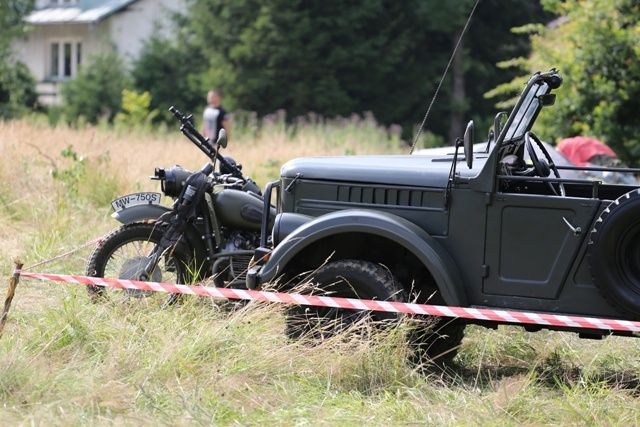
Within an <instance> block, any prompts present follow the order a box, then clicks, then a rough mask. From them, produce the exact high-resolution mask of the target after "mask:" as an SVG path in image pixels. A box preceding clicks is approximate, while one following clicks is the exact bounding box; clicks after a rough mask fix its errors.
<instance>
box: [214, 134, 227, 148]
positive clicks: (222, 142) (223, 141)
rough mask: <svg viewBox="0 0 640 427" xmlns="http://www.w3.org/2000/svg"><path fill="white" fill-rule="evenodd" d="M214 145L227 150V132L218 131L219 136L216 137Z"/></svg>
mask: <svg viewBox="0 0 640 427" xmlns="http://www.w3.org/2000/svg"><path fill="white" fill-rule="evenodd" d="M216 145H217V146H219V147H222V148H227V131H225V130H224V129H220V134H219V135H218V140H217V141H216Z"/></svg>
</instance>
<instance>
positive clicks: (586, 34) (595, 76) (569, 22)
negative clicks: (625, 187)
mask: <svg viewBox="0 0 640 427" xmlns="http://www.w3.org/2000/svg"><path fill="white" fill-rule="evenodd" d="M545 3H546V5H547V6H548V7H549V8H550V9H552V10H553V11H554V12H555V13H558V14H562V15H563V16H565V17H566V22H565V21H563V22H561V23H560V24H559V25H558V26H556V27H554V28H549V29H546V30H545V31H544V32H542V33H541V34H540V35H539V36H537V37H534V39H533V49H534V55H533V56H532V59H531V61H532V64H541V63H547V64H553V65H554V66H556V67H558V68H559V69H560V70H561V72H562V73H563V75H564V85H563V87H562V88H561V89H560V91H559V94H558V98H559V103H558V105H557V106H556V107H555V108H554V109H553V110H554V111H553V114H547V115H546V117H545V119H546V120H545V122H544V123H545V124H546V126H547V128H548V132H549V134H550V135H553V136H555V137H557V138H563V137H568V136H575V135H585V136H593V137H596V138H598V139H600V140H602V141H604V142H606V143H607V144H608V145H609V146H610V147H611V148H613V150H614V151H616V153H617V154H618V156H619V157H621V158H622V159H623V160H624V161H626V162H627V163H630V164H635V165H640V121H639V120H638V111H640V24H639V22H640V4H639V3H638V2H637V1H636V0H615V1H611V2H601V1H595V0H591V1H582V2H559V1H547V2H545Z"/></svg>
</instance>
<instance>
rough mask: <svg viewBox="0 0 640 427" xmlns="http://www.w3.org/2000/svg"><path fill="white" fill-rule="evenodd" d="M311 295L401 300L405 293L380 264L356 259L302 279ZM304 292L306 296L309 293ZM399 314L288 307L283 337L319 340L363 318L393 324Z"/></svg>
mask: <svg viewBox="0 0 640 427" xmlns="http://www.w3.org/2000/svg"><path fill="white" fill-rule="evenodd" d="M305 281H306V282H308V283H311V285H312V286H313V289H312V293H313V295H325V296H332V297H343V298H359V299H377V300H380V301H404V295H405V293H404V291H403V289H402V286H400V285H399V284H398V283H397V282H396V280H395V279H394V277H393V275H392V274H391V273H390V272H389V270H387V269H386V268H384V267H382V266H381V265H379V264H375V263H372V262H368V261H359V260H341V261H334V262H331V263H329V264H326V265H324V266H323V267H321V268H319V269H318V270H317V271H316V272H314V273H313V274H312V275H310V276H309V277H308V278H306V279H305ZM305 293H309V292H308V290H307V291H306V292H305ZM399 317H400V315H399V314H398V313H388V312H379V311H364V310H349V309H341V308H331V307H313V306H291V307H290V308H288V309H287V312H286V319H285V322H286V330H285V332H286V335H287V336H288V337H289V338H291V339H301V338H305V339H311V340H321V339H323V338H326V337H330V336H332V335H335V334H336V333H339V332H341V331H344V330H346V329H347V328H349V327H351V326H353V325H355V324H356V323H358V322H360V321H361V320H363V319H367V320H372V321H374V322H376V323H382V322H384V323H392V322H393V321H395V320H397V319H398V318H399Z"/></svg>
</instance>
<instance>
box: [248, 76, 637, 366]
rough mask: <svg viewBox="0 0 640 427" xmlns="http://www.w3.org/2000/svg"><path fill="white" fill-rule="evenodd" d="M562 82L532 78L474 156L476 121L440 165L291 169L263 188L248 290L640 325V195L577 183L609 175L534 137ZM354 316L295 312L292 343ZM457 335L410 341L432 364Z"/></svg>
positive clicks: (457, 330) (437, 159)
mask: <svg viewBox="0 0 640 427" xmlns="http://www.w3.org/2000/svg"><path fill="white" fill-rule="evenodd" d="M561 83H562V77H561V76H560V74H559V73H558V71H557V70H554V69H552V70H550V71H549V72H545V73H540V72H539V73H536V74H535V75H533V76H532V77H531V78H530V79H529V81H528V82H527V84H526V86H525V87H524V90H523V92H522V94H521V95H520V97H519V99H518V101H517V103H516V105H515V107H514V108H513V111H512V112H511V113H510V114H507V113H505V112H501V113H498V114H497V116H496V118H495V123H494V126H493V129H491V130H490V131H489V134H488V138H487V141H486V142H485V143H484V144H482V145H481V147H482V148H481V149H480V150H476V151H475V152H474V146H475V147H478V144H474V143H475V140H474V126H473V121H471V122H469V124H468V125H467V128H466V131H465V132H464V137H463V139H458V141H456V143H455V146H454V147H452V149H451V153H447V154H444V155H432V156H429V155H394V156H344V157H306V158H298V159H294V160H291V161H289V162H288V163H286V164H285V165H284V166H282V169H281V173H280V174H281V178H280V180H278V181H274V182H272V183H269V184H268V185H267V188H266V193H267V194H266V197H265V200H269V199H270V196H271V194H272V192H274V191H275V192H277V196H274V197H275V198H276V199H277V204H278V206H277V207H278V214H277V217H276V219H275V225H274V227H273V231H272V235H271V236H270V238H269V236H267V235H266V231H263V236H262V246H261V248H260V249H259V250H258V251H257V252H256V255H255V257H254V259H255V260H257V261H258V262H257V265H255V266H254V267H253V268H252V269H251V271H250V273H249V274H248V287H249V288H252V289H254V288H259V287H261V286H262V285H264V284H265V283H268V282H271V283H280V284H281V286H283V287H284V288H285V289H286V288H287V286H289V285H287V284H291V283H299V282H300V281H305V282H308V283H312V284H313V285H314V286H313V288H312V289H311V291H312V292H314V293H315V294H318V293H321V292H322V293H326V294H328V295H333V296H340V297H350V298H362V299H379V300H394V301H412V302H418V303H428V304H441V305H448V306H461V307H478V308H492V309H497V308H499V309H512V310H522V311H535V312H549V313H554V314H559V313H561V314H567V315H578V316H596V317H604V318H624V319H638V318H640V190H639V189H640V186H636V185H614V184H606V183H602V182H601V181H595V180H588V179H577V178H575V177H576V176H579V175H577V174H576V173H575V171H576V170H588V169H593V170H598V171H602V170H609V169H607V168H579V167H576V166H566V165H563V166H560V165H556V164H554V162H553V160H552V157H551V156H550V155H549V153H548V151H547V149H546V148H545V146H544V145H543V144H542V142H541V141H540V139H539V138H538V137H537V136H536V135H535V134H534V133H533V132H532V128H533V125H534V123H535V121H536V118H537V116H538V114H539V113H540V111H541V109H542V108H544V107H550V106H551V105H553V104H554V101H555V94H552V93H551V92H552V91H553V90H554V89H557V88H558V87H560V85H561ZM611 170H613V169H611ZM615 171H616V172H618V173H631V174H635V173H638V172H640V170H638V169H625V170H622V171H621V170H615ZM264 212H265V218H264V219H263V220H264V221H265V224H266V223H268V222H267V221H268V220H269V218H268V217H267V215H268V214H269V210H268V209H265V211H264ZM263 230H266V227H264V228H263ZM370 315H371V316H373V317H375V318H377V319H379V320H384V319H389V318H391V317H393V316H394V315H392V314H389V313H377V312H376V313H372V314H370ZM360 317H362V313H361V312H357V311H350V310H341V309H333V308H331V309H330V308H320V307H312V308H302V307H292V308H290V309H289V311H288V313H287V333H288V334H289V335H290V336H291V337H294V338H295V337H300V336H302V335H303V334H307V333H310V332H313V331H314V329H316V328H318V326H319V325H320V324H322V322H325V321H326V320H327V319H332V320H333V321H335V320H336V319H338V320H339V325H344V324H348V323H350V322H354V321H356V320H357V319H359V318H360ZM467 322H468V321H467ZM474 322H477V323H482V324H484V325H485V326H489V327H496V326H497V325H496V323H494V322H487V321H474ZM335 326H336V324H335V323H333V326H332V327H334V328H335ZM464 326H465V325H464V322H463V321H462V320H460V319H446V318H441V319H440V320H439V321H438V322H437V325H436V327H434V328H432V329H430V331H431V332H427V330H426V329H425V332H424V333H419V334H414V336H413V341H414V344H416V345H417V349H418V350H419V351H421V352H422V353H424V354H426V355H427V356H429V357H434V356H437V355H439V354H441V353H443V352H446V351H447V350H448V349H450V348H453V349H455V348H456V347H457V346H458V344H459V343H460V341H461V340H462V337H463V329H464ZM524 327H525V328H526V329H527V330H531V331H534V330H537V329H539V328H541V326H537V325H536V326H532V325H527V326H524ZM549 328H553V327H551V326H550V327H549ZM555 329H562V328H560V327H557V328H555ZM564 329H565V330H566V329H570V330H572V331H574V332H578V333H580V335H581V336H582V337H585V338H586V337H589V338H600V337H602V336H603V335H606V334H609V332H610V333H612V334H625V333H624V332H616V331H599V330H591V329H580V328H564ZM454 354H455V351H452V352H450V353H448V356H449V357H451V356H453V355H454Z"/></svg>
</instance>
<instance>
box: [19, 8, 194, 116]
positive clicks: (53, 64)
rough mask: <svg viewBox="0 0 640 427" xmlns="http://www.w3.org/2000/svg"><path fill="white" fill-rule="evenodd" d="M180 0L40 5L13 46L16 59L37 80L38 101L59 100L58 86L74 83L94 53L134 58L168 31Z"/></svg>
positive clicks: (51, 101) (29, 17) (48, 102)
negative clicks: (159, 33)
mask: <svg viewBox="0 0 640 427" xmlns="http://www.w3.org/2000/svg"><path fill="white" fill-rule="evenodd" d="M181 4H182V0H36V4H35V9H34V11H33V12H32V13H31V14H30V15H29V16H27V17H26V18H25V20H26V22H27V23H28V24H30V25H31V26H32V30H31V32H30V33H29V35H28V36H27V37H25V38H23V39H21V40H17V41H15V42H14V43H13V50H14V54H15V55H16V58H17V59H18V60H20V61H22V62H24V63H25V64H26V65H27V66H28V67H29V69H30V70H31V72H32V73H33V75H34V76H35V77H36V79H37V81H38V86H37V90H38V93H39V94H40V101H41V102H43V103H45V104H56V103H59V102H60V101H61V99H60V95H59V85H60V83H61V82H63V81H65V80H69V79H71V78H73V77H74V76H75V75H76V73H77V72H78V69H79V68H80V66H81V65H82V64H83V63H85V62H86V61H87V58H88V57H89V56H91V55H92V54H96V53H99V52H101V51H104V50H105V49H114V50H115V51H116V52H118V53H119V54H120V55H121V56H122V57H123V59H124V60H125V62H127V63H129V62H130V61H131V60H133V59H135V58H136V57H137V56H138V55H139V54H140V51H141V49H142V47H143V44H144V41H145V40H146V39H147V38H148V37H149V36H150V35H151V34H152V33H153V31H154V29H156V27H157V25H156V24H160V26H159V27H158V28H159V31H170V29H171V24H170V19H169V11H170V10H175V9H176V8H177V7H179V6H180V5H181Z"/></svg>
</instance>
